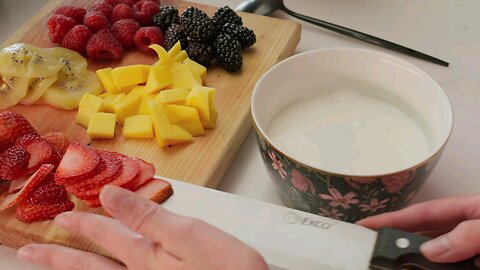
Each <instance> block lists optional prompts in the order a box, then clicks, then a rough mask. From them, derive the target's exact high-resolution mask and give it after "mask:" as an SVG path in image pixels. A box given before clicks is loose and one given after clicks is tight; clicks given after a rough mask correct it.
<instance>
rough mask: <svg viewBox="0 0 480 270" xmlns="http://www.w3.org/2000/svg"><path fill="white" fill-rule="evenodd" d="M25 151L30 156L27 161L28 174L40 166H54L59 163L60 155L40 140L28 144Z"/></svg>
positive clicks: (44, 141)
mask: <svg viewBox="0 0 480 270" xmlns="http://www.w3.org/2000/svg"><path fill="white" fill-rule="evenodd" d="M26 149H27V151H28V153H29V154H30V159H29V160H28V173H33V172H34V171H36V170H37V169H38V168H39V167H40V166H41V165H42V164H53V165H55V166H56V165H58V163H59V162H60V155H59V154H58V152H57V151H56V150H55V149H54V148H53V147H52V146H51V145H50V144H49V143H48V142H47V141H46V140H44V139H42V138H40V139H39V140H37V141H35V142H32V143H30V144H29V145H28V146H27V147H26Z"/></svg>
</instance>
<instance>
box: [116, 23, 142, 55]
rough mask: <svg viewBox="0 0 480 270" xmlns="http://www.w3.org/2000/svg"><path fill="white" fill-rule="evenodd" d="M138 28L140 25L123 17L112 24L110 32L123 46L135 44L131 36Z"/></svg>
mask: <svg viewBox="0 0 480 270" xmlns="http://www.w3.org/2000/svg"><path fill="white" fill-rule="evenodd" d="M139 28H140V25H139V24H138V23H137V22H136V21H134V20H132V19H125V20H119V21H117V22H115V23H114V24H113V25H112V28H111V30H112V32H113V34H114V35H115V37H117V39H118V41H120V43H121V44H122V46H123V47H124V48H128V47H133V46H135V41H134V40H133V37H134V36H135V33H136V32H137V30H138V29H139Z"/></svg>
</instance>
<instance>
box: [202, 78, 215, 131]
mask: <svg viewBox="0 0 480 270" xmlns="http://www.w3.org/2000/svg"><path fill="white" fill-rule="evenodd" d="M206 88H207V91H208V109H209V114H210V121H203V122H202V124H203V127H204V128H215V124H216V122H217V117H218V112H217V109H216V107H215V95H216V93H217V90H216V89H215V88H211V87H206Z"/></svg>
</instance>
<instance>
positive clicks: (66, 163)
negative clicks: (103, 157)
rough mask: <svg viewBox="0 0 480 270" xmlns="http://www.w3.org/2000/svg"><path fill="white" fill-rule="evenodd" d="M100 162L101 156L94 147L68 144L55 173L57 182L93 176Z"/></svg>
mask: <svg viewBox="0 0 480 270" xmlns="http://www.w3.org/2000/svg"><path fill="white" fill-rule="evenodd" d="M99 163H100V156H99V155H98V154H97V151H95V150H94V149H92V148H90V147H87V146H84V145H81V144H79V143H72V144H70V145H69V146H68V148H67V151H66V152H65V154H64V155H63V159H62V160H61V161H60V164H59V165H58V168H57V171H56V174H55V183H57V184H60V185H61V184H63V183H66V182H72V181H76V180H82V179H86V178H89V177H91V176H92V175H93V174H94V173H95V171H94V169H95V168H96V167H97V165H98V164H99Z"/></svg>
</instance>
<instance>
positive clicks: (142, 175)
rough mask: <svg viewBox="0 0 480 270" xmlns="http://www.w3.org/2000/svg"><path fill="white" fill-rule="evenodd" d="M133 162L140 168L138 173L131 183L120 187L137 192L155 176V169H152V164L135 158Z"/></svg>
mask: <svg viewBox="0 0 480 270" xmlns="http://www.w3.org/2000/svg"><path fill="white" fill-rule="evenodd" d="M133 160H135V162H137V164H138V166H139V167H140V171H139V172H138V174H137V176H135V178H133V179H132V181H130V182H128V183H126V184H125V185H122V187H123V188H126V189H128V190H131V191H135V190H137V189H138V188H139V187H141V186H143V185H144V184H145V183H146V182H147V181H148V180H149V179H150V178H152V177H153V176H154V175H155V167H153V165H152V164H150V163H148V162H145V161H143V160H141V159H137V158H135V159H133Z"/></svg>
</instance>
